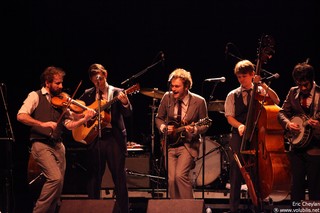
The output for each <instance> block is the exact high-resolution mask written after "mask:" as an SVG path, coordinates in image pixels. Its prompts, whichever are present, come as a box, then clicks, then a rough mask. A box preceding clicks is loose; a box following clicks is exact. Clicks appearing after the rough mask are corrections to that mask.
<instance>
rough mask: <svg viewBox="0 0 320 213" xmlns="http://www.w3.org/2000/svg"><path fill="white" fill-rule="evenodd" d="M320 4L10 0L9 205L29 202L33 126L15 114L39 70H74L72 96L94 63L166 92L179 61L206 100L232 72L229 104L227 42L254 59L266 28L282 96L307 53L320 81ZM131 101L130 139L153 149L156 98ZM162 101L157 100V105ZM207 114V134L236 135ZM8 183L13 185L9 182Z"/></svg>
mask: <svg viewBox="0 0 320 213" xmlns="http://www.w3.org/2000/svg"><path fill="white" fill-rule="evenodd" d="M317 5H318V3H317V1H316V0H303V1H302V0H301V1H298V0H292V1H289V0H275V1H270V0H260V1H249V0H224V1H196V0H192V1H191V0H189V1H185V0H170V1H169V0H148V1H125V0H117V1H103V0H90V1H89V0H82V1H72V0H71V1H61V0H55V1H49V0H41V1H36V0H35V1H5V2H4V3H2V8H3V14H4V16H5V17H4V19H3V21H2V23H3V25H2V33H1V34H2V47H3V48H2V76H1V80H0V82H1V83H3V84H4V86H3V87H5V102H6V104H7V106H8V113H9V116H10V119H11V123H12V129H13V134H14V136H15V141H14V142H12V156H13V159H12V161H13V166H12V168H11V169H10V171H12V174H13V175H12V179H11V177H10V182H9V188H6V187H3V188H4V189H2V190H1V192H2V193H1V196H2V197H1V198H2V199H1V202H2V206H5V204H6V201H5V202H4V200H5V199H3V197H4V196H3V195H4V194H5V192H6V191H8V189H9V190H10V191H12V192H13V193H12V196H10V199H9V202H10V205H12V206H14V210H15V211H16V212H20V211H22V212H25V211H24V210H25V209H28V208H30V206H31V204H30V196H29V193H28V189H27V182H26V175H27V170H26V169H27V162H28V142H27V141H28V128H27V127H25V126H23V125H22V124H20V123H18V122H17V121H16V113H17V111H18V109H19V108H20V106H21V104H22V102H23V100H24V99H25V98H26V96H27V94H28V92H30V91H31V90H37V89H39V88H40V87H39V86H40V83H39V76H40V73H41V72H42V71H43V70H44V68H45V67H47V66H49V65H55V66H60V67H62V68H64V69H65V70H66V72H67V76H66V78H65V82H64V87H65V89H66V92H68V93H69V94H72V93H73V91H74V90H75V89H76V87H77V85H78V84H79V82H80V81H82V84H81V86H80V89H79V91H78V92H77V94H76V96H75V97H78V96H79V95H80V94H81V93H82V92H83V90H84V89H85V88H87V87H91V84H90V82H89V79H88V75H87V68H88V67H89V66H90V64H92V63H101V64H103V65H104V66H105V67H106V68H107V69H108V71H109V75H108V81H109V83H110V84H112V85H114V86H119V87H124V88H125V87H127V86H128V85H121V82H123V81H124V80H126V79H129V78H130V77H132V76H134V75H135V76H137V74H138V73H141V72H143V74H142V75H139V76H138V77H137V78H135V79H134V80H133V81H132V82H131V83H139V84H140V86H141V88H158V89H159V90H161V91H166V90H167V89H168V88H167V79H168V75H169V73H170V72H171V71H173V69H175V68H178V67H181V68H185V69H187V70H189V71H191V73H192V76H193V81H194V86H193V88H192V91H193V92H196V93H198V94H201V95H203V96H204V97H205V98H206V99H207V100H209V97H210V94H211V93H212V90H213V86H214V83H211V82H204V80H205V79H206V78H216V77H221V76H224V77H225V78H226V81H225V82H224V83H219V84H218V85H217V87H216V88H215V90H214V92H213V93H212V94H213V96H212V100H224V99H225V97H226V95H227V93H228V92H229V91H230V90H231V89H233V88H235V87H237V86H238V85H239V84H238V81H237V79H236V78H235V76H234V74H233V67H234V65H235V63H236V62H237V61H238V59H237V58H235V57H232V56H231V55H229V54H225V50H226V46H227V44H228V43H231V44H229V45H228V51H229V52H230V53H232V54H234V55H235V56H237V57H239V58H243V59H249V60H251V61H252V62H256V57H257V48H258V42H259V39H260V37H261V35H262V34H268V35H271V36H272V37H273V38H274V39H275V42H276V45H275V54H274V55H273V58H272V59H271V60H269V61H268V63H267V64H264V65H263V66H262V68H264V69H266V70H267V71H269V72H272V73H279V74H280V78H279V79H277V80H273V81H272V84H271V87H272V88H273V89H275V90H276V91H277V92H278V95H279V97H280V98H281V100H282V101H283V100H284V99H285V96H286V94H287V91H288V90H289V88H290V86H292V85H294V82H293V81H292V79H291V71H292V68H293V66H294V65H295V64H296V63H298V62H303V61H305V60H306V59H308V58H309V62H310V64H312V65H313V66H314V67H315V69H316V80H317V81H318V83H319V82H320V77H319V76H320V75H319V69H320V64H319V62H320V49H319V47H320V45H319V38H320V35H319V33H318V32H319V26H320V25H319V20H320V15H319V12H320V10H319V7H318V6H317ZM161 51H162V52H163V53H164V57H165V61H164V62H162V63H158V64H156V65H155V66H152V67H151V68H149V69H148V67H149V66H151V65H153V64H154V63H156V62H157V61H159V60H160V52H161ZM130 100H131V101H132V104H133V107H134V114H133V116H132V117H131V118H129V119H127V120H126V122H127V127H128V133H129V135H128V136H129V140H130V141H134V142H138V143H141V144H143V145H146V146H147V147H150V144H151V139H150V135H151V130H152V128H151V126H152V122H151V121H152V118H151V115H152V113H151V112H152V104H153V99H152V98H151V97H148V96H146V95H143V94H134V95H132V96H131V97H130ZM158 104H159V100H157V101H156V102H155V105H156V106H158ZM281 104H282V102H281ZM3 105H4V104H3V103H2V102H1V115H0V116H1V117H0V118H1V119H0V120H1V124H0V127H1V129H0V133H1V135H0V136H1V137H3V138H6V137H8V132H7V131H6V129H8V127H7V126H8V125H7V123H8V121H7V117H6V112H5V110H4V107H3ZM209 116H210V118H211V119H212V120H213V124H212V126H211V128H210V129H209V131H208V133H207V135H211V136H217V135H218V136H219V135H222V134H226V133H228V132H229V129H230V127H229V125H228V124H227V122H226V120H225V118H224V115H223V114H222V113H220V112H215V111H210V112H209ZM69 136H70V135H69ZM9 137H10V134H9ZM69 141H70V142H68V141H66V146H68V147H70V146H77V144H75V143H73V142H72V138H71V137H69ZM155 143H156V144H158V143H159V138H156V140H155ZM3 152H5V151H4V149H2V150H1V155H2V156H4V155H3ZM9 161H11V160H10V159H9ZM9 163H10V162H9ZM10 165H11V164H10ZM10 167H11V166H10ZM5 168H6V167H5ZM4 174H7V172H4ZM1 181H2V182H7V180H6V179H5V178H1ZM1 185H3V183H1Z"/></svg>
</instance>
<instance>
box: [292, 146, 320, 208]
mask: <svg viewBox="0 0 320 213" xmlns="http://www.w3.org/2000/svg"><path fill="white" fill-rule="evenodd" d="M289 159H290V164H291V171H292V186H291V200H292V201H297V202H300V201H301V200H305V199H306V197H305V194H306V193H305V191H306V189H308V191H309V200H320V155H309V154H307V152H306V151H305V150H293V151H290V153H289Z"/></svg>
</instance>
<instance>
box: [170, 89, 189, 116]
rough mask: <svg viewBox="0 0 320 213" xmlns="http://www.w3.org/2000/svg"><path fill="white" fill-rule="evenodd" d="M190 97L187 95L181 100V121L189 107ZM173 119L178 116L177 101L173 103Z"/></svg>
mask: <svg viewBox="0 0 320 213" xmlns="http://www.w3.org/2000/svg"><path fill="white" fill-rule="evenodd" d="M189 101H190V96H189V93H188V94H187V95H186V96H185V97H184V98H183V99H182V100H181V120H182V121H183V120H184V118H185V117H186V114H187V110H188V106H189ZM174 114H175V118H177V115H178V100H176V101H175V107H174Z"/></svg>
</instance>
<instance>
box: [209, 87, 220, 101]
mask: <svg viewBox="0 0 320 213" xmlns="http://www.w3.org/2000/svg"><path fill="white" fill-rule="evenodd" d="M218 83H219V82H215V83H214V85H213V89H212V91H211V93H210V96H209V101H211V100H212V98H213V93H214V91H215V90H216V87H217V85H218Z"/></svg>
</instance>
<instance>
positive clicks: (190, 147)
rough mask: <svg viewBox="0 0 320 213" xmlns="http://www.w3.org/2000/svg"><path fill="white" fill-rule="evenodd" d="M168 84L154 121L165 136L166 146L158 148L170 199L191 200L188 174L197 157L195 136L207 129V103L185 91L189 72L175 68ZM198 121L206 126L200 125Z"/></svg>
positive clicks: (187, 87) (197, 147)
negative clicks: (163, 164) (165, 167)
mask: <svg viewBox="0 0 320 213" xmlns="http://www.w3.org/2000/svg"><path fill="white" fill-rule="evenodd" d="M169 84H170V89H171V91H169V92H166V93H165V94H164V96H163V97H162V100H161V102H160V105H159V109H158V113H157V115H156V119H155V123H156V126H157V128H158V129H159V130H160V132H162V133H163V134H164V136H168V137H164V142H166V143H164V144H163V146H162V149H163V151H164V156H165V158H166V160H167V161H166V164H167V166H168V167H167V168H168V169H167V171H168V190H169V195H170V198H171V199H192V198H193V191H192V184H191V181H190V179H189V172H190V170H191V169H193V167H194V159H195V158H196V157H197V156H198V152H199V142H200V141H199V136H200V134H203V133H205V132H206V131H207V130H208V128H209V125H207V122H205V121H206V120H207V121H208V119H207V118H208V110H207V104H206V101H205V99H204V98H203V97H201V96H199V95H197V94H195V93H192V92H190V91H189V90H190V89H191V87H192V78H191V74H190V72H188V71H186V70H184V69H181V68H178V69H175V70H174V71H173V72H172V73H171V74H170V75H169ZM179 106H180V107H181V108H180V107H179ZM179 108H180V110H179ZM201 121H204V123H206V124H205V125H200V123H202V122H201ZM196 122H197V123H196ZM195 123H196V124H198V125H195ZM209 123H210V121H209ZM178 129H180V130H179V131H178ZM167 149H168V150H167ZM166 151H168V155H166Z"/></svg>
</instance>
